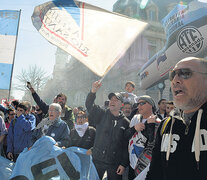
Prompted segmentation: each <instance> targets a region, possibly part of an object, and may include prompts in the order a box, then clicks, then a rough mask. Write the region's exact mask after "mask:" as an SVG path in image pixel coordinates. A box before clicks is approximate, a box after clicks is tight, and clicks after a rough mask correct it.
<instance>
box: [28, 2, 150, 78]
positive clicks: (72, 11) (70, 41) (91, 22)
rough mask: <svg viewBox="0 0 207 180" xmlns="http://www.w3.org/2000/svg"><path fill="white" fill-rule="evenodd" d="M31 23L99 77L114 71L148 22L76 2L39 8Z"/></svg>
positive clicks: (50, 4)
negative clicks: (112, 69)
mask: <svg viewBox="0 0 207 180" xmlns="http://www.w3.org/2000/svg"><path fill="white" fill-rule="evenodd" d="M32 21H33V25H34V26H35V27H36V29H37V30H38V31H39V32H40V33H41V34H42V36H44V37H45V38H46V39H47V40H48V41H49V42H51V43H52V44H54V45H56V46H58V47H60V48H61V49H63V50H65V51H66V52H68V53H69V54H71V55H72V56H74V57H75V58H76V59H78V60H79V61H81V62H82V63H83V64H85V65H86V66H87V67H88V68H90V69H91V70H92V71H93V72H94V73H96V74H97V75H99V76H104V75H105V74H106V73H107V72H108V71H109V70H110V68H111V67H113V65H114V64H115V63H116V62H117V61H118V60H119V58H120V57H121V56H122V55H123V54H124V53H125V52H126V50H127V49H128V48H129V46H130V45H131V44H132V42H133V41H134V40H135V39H136V37H137V36H138V34H140V33H141V32H142V31H143V30H144V28H145V27H146V26H147V24H146V23H145V22H142V21H138V20H136V19H132V18H128V17H126V16H122V15H119V14H115V13H112V12H109V11H106V10H104V9H101V8H98V7H95V6H92V5H89V4H86V3H83V2H78V1H73V0H54V1H51V2H47V3H44V4H42V5H39V6H37V7H36V8H35V9H34V13H33V15H32Z"/></svg>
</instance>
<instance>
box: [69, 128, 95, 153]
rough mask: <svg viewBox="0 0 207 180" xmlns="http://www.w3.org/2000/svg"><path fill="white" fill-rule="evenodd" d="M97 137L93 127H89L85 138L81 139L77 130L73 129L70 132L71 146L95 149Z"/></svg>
mask: <svg viewBox="0 0 207 180" xmlns="http://www.w3.org/2000/svg"><path fill="white" fill-rule="evenodd" d="M95 136H96V129H95V128H93V127H91V126H88V128H87V129H86V132H85V134H84V135H83V137H80V136H79V135H78V133H77V131H76V130H75V128H73V129H72V130H71V132H70V138H71V144H70V146H76V147H80V148H84V149H90V148H92V147H93V144H94V139H95Z"/></svg>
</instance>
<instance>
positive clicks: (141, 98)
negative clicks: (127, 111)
mask: <svg viewBox="0 0 207 180" xmlns="http://www.w3.org/2000/svg"><path fill="white" fill-rule="evenodd" d="M139 100H144V101H146V102H148V103H149V104H151V105H152V110H153V112H155V111H156V106H155V102H154V100H153V99H152V98H151V97H150V96H148V95H144V96H140V98H139Z"/></svg>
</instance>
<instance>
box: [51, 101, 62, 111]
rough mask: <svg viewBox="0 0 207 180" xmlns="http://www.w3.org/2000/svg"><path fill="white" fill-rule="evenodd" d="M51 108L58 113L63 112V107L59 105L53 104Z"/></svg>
mask: <svg viewBox="0 0 207 180" xmlns="http://www.w3.org/2000/svg"><path fill="white" fill-rule="evenodd" d="M50 107H54V108H55V110H56V111H58V112H61V111H62V107H61V106H60V104H58V103H52V104H50V106H49V108H50Z"/></svg>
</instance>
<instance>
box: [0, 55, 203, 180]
mask: <svg viewBox="0 0 207 180" xmlns="http://www.w3.org/2000/svg"><path fill="white" fill-rule="evenodd" d="M206 75H207V61H206V60H204V59H201V58H195V57H189V58H185V59H183V60H181V61H179V62H178V63H177V64H176V65H175V67H174V69H173V70H172V71H171V72H170V74H169V78H170V81H171V90H172V94H173V101H172V100H170V101H168V100H167V99H160V100H159V102H158V104H157V105H156V103H155V101H154V100H153V98H152V97H150V96H148V95H142V96H139V97H138V96H136V95H135V94H134V93H133V91H134V90H135V83H134V82H132V81H128V82H126V84H125V92H111V93H110V94H109V95H108V100H106V101H105V103H104V107H102V106H99V105H96V104H95V99H96V95H98V90H99V89H100V88H101V86H102V83H101V82H100V81H95V82H94V83H93V84H92V87H91V91H90V92H89V94H88V96H87V98H86V102H85V107H86V109H85V108H84V107H83V106H80V107H74V108H71V107H69V106H67V105H66V103H67V96H66V95H65V94H63V93H60V94H58V95H57V96H56V97H54V99H53V103H52V104H50V105H48V104H47V103H45V102H44V101H43V100H42V99H41V98H40V97H39V95H38V94H37V93H36V92H35V90H34V89H33V88H32V86H30V87H29V89H30V91H31V93H32V97H33V99H34V101H35V102H36V105H35V106H32V105H31V103H30V102H28V101H23V102H19V101H18V100H15V101H12V102H11V104H9V103H8V102H7V106H6V107H4V106H0V145H1V148H0V150H1V155H2V156H4V157H6V158H8V159H10V160H12V161H14V162H16V160H17V159H18V156H19V154H20V153H21V152H22V151H23V150H24V148H26V147H27V148H29V149H30V148H31V147H32V146H33V144H34V143H35V142H36V141H37V140H38V139H39V138H41V137H42V136H50V137H52V138H54V140H55V141H56V144H55V145H56V146H59V147H62V148H67V147H71V146H76V147H80V148H84V149H87V153H86V154H87V155H91V156H92V159H93V163H94V165H95V167H96V170H97V173H98V175H99V177H100V179H102V178H103V177H104V175H105V174H107V179H109V180H116V179H117V180H119V179H129V180H132V179H135V178H139V177H142V179H145V178H146V179H147V180H157V179H159V180H171V179H172V180H175V179H182V180H183V179H188V180H191V179H205V178H204V177H205V167H206V165H207V123H206V120H205V119H206V117H207V116H206V113H207V109H206V107H207V105H206V101H207V93H206V88H207V76H206ZM143 177H144V178H143Z"/></svg>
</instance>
